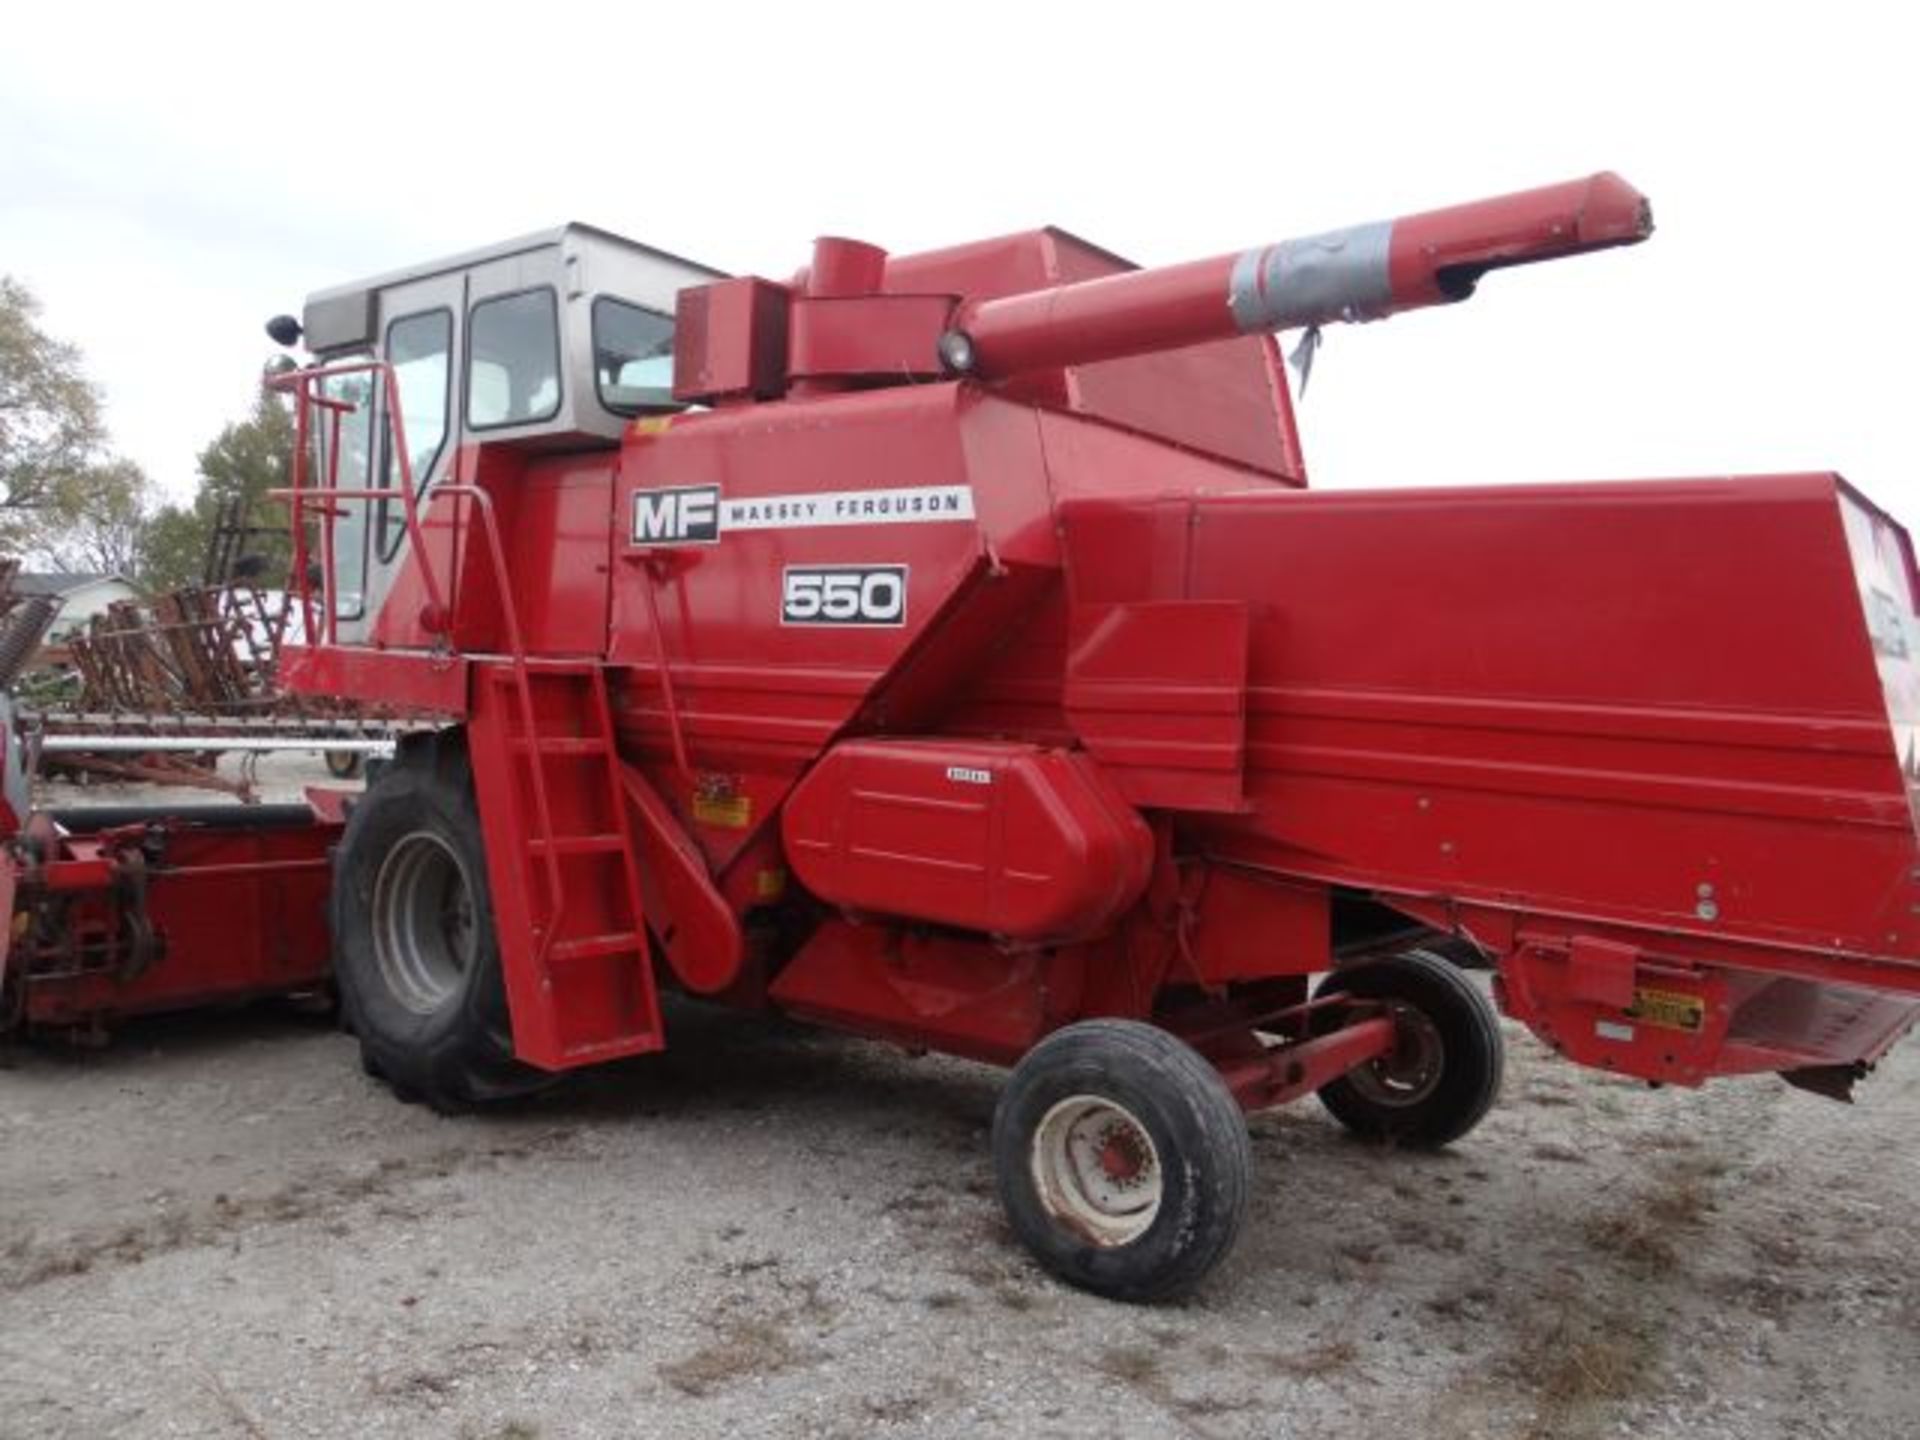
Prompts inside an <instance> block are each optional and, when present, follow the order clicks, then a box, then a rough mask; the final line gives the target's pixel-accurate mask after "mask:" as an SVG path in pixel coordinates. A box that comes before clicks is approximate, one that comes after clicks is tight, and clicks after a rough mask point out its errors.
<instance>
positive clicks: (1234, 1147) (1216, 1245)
mask: <svg viewBox="0 0 1920 1440" xmlns="http://www.w3.org/2000/svg"><path fill="white" fill-rule="evenodd" d="M1109 1154H1114V1155H1117V1157H1118V1162H1119V1163H1118V1164H1117V1165H1115V1166H1113V1167H1111V1168H1110V1167H1109V1166H1108V1162H1107V1158H1106V1157H1107V1156H1108V1155H1109ZM993 1163H994V1172H995V1177H996V1180H997V1182H998V1187H999V1192H1000V1202H1001V1204H1002V1206H1003V1207H1004V1208H1005V1210H1006V1215H1007V1221H1008V1223H1009V1224H1010V1225H1011V1226H1012V1228H1013V1232H1014V1234H1015V1235H1017V1236H1018V1237H1019V1238H1020V1240H1021V1241H1022V1242H1023V1243H1024V1244H1025V1245H1026V1246H1027V1248H1028V1249H1029V1250H1031V1251H1032V1252H1033V1255H1034V1257H1035V1258H1036V1259H1037V1260H1039V1262H1040V1263H1041V1264H1042V1265H1043V1266H1045V1267H1046V1268H1047V1269H1048V1270H1050V1271H1051V1272H1053V1274H1055V1275H1057V1276H1059V1277H1060V1278H1061V1279H1062V1280H1065V1281H1066V1282H1067V1283H1068V1284H1070V1285H1076V1286H1078V1287H1079V1288H1081V1289H1083V1290H1090V1291H1092V1292H1093V1293H1094V1294H1096V1295H1104V1296H1106V1297H1108V1298H1110V1299H1114V1300H1129V1301H1154V1300H1166V1299H1171V1298H1173V1297H1175V1296H1178V1295H1181V1294H1184V1293H1185V1292H1187V1291H1189V1290H1191V1289H1193V1288H1194V1287H1195V1286H1196V1285H1198V1284H1199V1283H1200V1281H1201V1280H1202V1279H1203V1278H1204V1277H1205V1276H1206V1275H1207V1273H1208V1272H1209V1271H1210V1270H1212V1269H1213V1267H1214V1266H1215V1265H1217V1264H1219V1263H1220V1261H1221V1260H1222V1259H1223V1258H1225V1256H1226V1254H1227V1252H1228V1251H1229V1250H1230V1249H1232V1247H1233V1242H1234V1240H1235V1239H1236V1237H1237V1236H1238V1235H1239V1233H1240V1227H1241V1224H1242V1222H1243V1221H1244V1220H1245V1219H1246V1213H1247V1201H1248V1195H1249V1191H1250V1175H1251V1171H1252V1166H1253V1159H1252V1147H1251V1144H1250V1142H1249V1140H1248V1137H1247V1126H1246V1120H1245V1118H1244V1117H1243V1116H1242V1114H1241V1112H1240V1106H1239V1104H1238V1103H1237V1102H1236V1101H1235V1100H1234V1098H1233V1095H1232V1094H1231V1092H1229V1091H1228V1089H1227V1087H1226V1083H1225V1082H1224V1081H1223V1080H1222V1079H1221V1078H1220V1072H1219V1071H1217V1070H1216V1069H1214V1067H1213V1066H1212V1065H1211V1064H1209V1063H1208V1062H1207V1061H1206V1060H1205V1059H1203V1058H1202V1057H1201V1056H1200V1055H1199V1054H1198V1053H1196V1052H1195V1051H1194V1050H1193V1049H1192V1048H1191V1047H1190V1046H1188V1045H1187V1044H1185V1043H1184V1042H1183V1041H1181V1040H1178V1039H1176V1038H1175V1037H1174V1036H1172V1035H1170V1034H1168V1033H1167V1032H1166V1031H1164V1030H1161V1029H1159V1028H1157V1027H1156V1026H1152V1025H1145V1024H1141V1023H1139V1022H1137V1021H1132V1020H1087V1021H1083V1022H1081V1023H1079V1024H1077V1025H1069V1026H1067V1027H1066V1028H1065V1029H1063V1030H1059V1031H1056V1032H1055V1033H1054V1034H1052V1035H1050V1036H1048V1037H1047V1038H1046V1039H1045V1040H1042V1041H1041V1042H1040V1043H1039V1044H1038V1045H1036V1046H1034V1048H1033V1049H1032V1050H1030V1051H1028V1052H1027V1054H1026V1056H1025V1057H1024V1058H1023V1059H1022V1060H1021V1061H1020V1063H1019V1064H1018V1065H1016V1066H1015V1067H1014V1070H1013V1073H1012V1075H1011V1076H1010V1077H1009V1078H1008V1080H1007V1084H1006V1088H1005V1089H1004V1090H1003V1091H1002V1092H1001V1095H1000V1103H999V1105H998V1107H997V1108H996V1109H995V1111H994V1117H993ZM1116 1171H1118V1172H1121V1173H1115V1172H1116Z"/></svg>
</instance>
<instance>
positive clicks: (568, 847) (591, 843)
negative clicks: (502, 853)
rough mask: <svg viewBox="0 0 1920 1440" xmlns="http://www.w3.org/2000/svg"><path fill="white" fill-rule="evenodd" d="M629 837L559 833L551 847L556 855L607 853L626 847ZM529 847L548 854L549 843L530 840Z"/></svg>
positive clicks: (542, 853) (537, 852)
mask: <svg viewBox="0 0 1920 1440" xmlns="http://www.w3.org/2000/svg"><path fill="white" fill-rule="evenodd" d="M626 846H627V837H626V836H624V835H614V834H607V835H557V836H555V837H554V839H553V841H552V844H551V848H552V850H553V853H554V854H556V855H606V854H611V853H614V852H617V851H620V850H624V849H626ZM527 848H528V849H529V850H531V851H532V852H533V853H534V854H536V855H544V854H546V852H547V850H548V848H549V844H548V842H547V841H545V840H529V841H528V842H527Z"/></svg>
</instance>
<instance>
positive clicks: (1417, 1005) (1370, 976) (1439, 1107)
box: [1315, 950, 1506, 1150]
mask: <svg viewBox="0 0 1920 1440" xmlns="http://www.w3.org/2000/svg"><path fill="white" fill-rule="evenodd" d="M1315 993H1316V998H1318V997H1325V996H1331V995H1351V996H1353V997H1355V998H1356V999H1365V1000H1378V1001H1384V1002H1386V1004H1387V1006H1388V1008H1389V1013H1390V1014H1392V1015H1393V1016H1394V1018H1395V1020H1396V1021H1397V1022H1398V1025H1399V1028H1400V1031H1401V1035H1402V1044H1403V1045H1404V1046H1405V1047H1407V1049H1408V1051H1409V1054H1408V1055H1407V1056H1405V1057H1395V1058H1393V1059H1390V1060H1387V1061H1369V1062H1367V1063H1366V1064H1364V1065H1361V1066H1358V1067H1356V1068H1355V1069H1354V1070H1352V1071H1349V1072H1348V1073H1347V1074H1346V1075H1343V1076H1341V1077H1340V1078H1339V1079H1337V1080H1333V1081H1330V1082H1329V1083H1328V1084H1326V1085H1324V1086H1322V1087H1321V1089H1320V1091H1319V1096H1320V1103H1321V1104H1322V1105H1324V1106H1326V1108H1327V1111H1328V1113H1329V1114H1331V1115H1332V1116H1333V1118H1334V1119H1336V1120H1338V1121H1339V1122H1340V1123H1341V1124H1342V1125H1344V1126H1346V1127H1347V1129H1349V1130H1351V1131H1352V1132H1353V1133H1354V1134H1356V1135H1359V1136H1361V1137H1362V1138H1364V1139H1368V1140H1376V1141H1382V1142H1385V1143H1389V1144H1394V1145H1404V1146H1407V1147H1409V1148H1412V1149H1428V1150H1431V1149H1438V1148H1440V1147H1441V1146H1443V1145H1448V1144H1451V1143H1452V1142H1453V1141H1455V1140H1458V1139H1460V1138H1461V1137H1462V1136H1463V1135H1465V1134H1466V1133H1467V1132H1468V1131H1470V1130H1472V1129H1473V1127H1474V1126H1476V1125H1478V1124H1479V1123H1480V1122H1481V1120H1483V1119H1485V1118H1486V1114H1487V1112H1488V1111H1489V1110H1490V1109H1492V1108H1493V1102H1494V1100H1495V1099H1496V1098H1498V1096H1499V1094H1500V1080H1501V1076H1502V1074H1503V1072H1504V1071H1505V1068H1506V1042H1505V1040H1504V1039H1503V1038H1502V1036H1501V1034H1500V1017H1499V1016H1498V1015H1497V1014H1496V1013H1495V1012H1494V1008H1493V1005H1492V1003H1491V1002H1490V1001H1489V1000H1488V999H1487V997H1486V995H1485V994H1484V993H1482V991H1481V990H1480V987H1479V986H1477V985H1475V984H1474V983H1473V981H1471V980H1470V979H1468V978H1467V976H1466V975H1465V974H1464V973H1462V972H1461V971H1460V969H1459V968H1458V967H1456V966H1455V965H1453V964H1452V963H1451V962H1449V961H1446V960H1443V959H1441V958H1440V957H1439V956H1437V955H1430V954H1428V953H1427V952H1425V951H1423V950H1409V951H1406V952H1404V953H1402V954H1399V955H1387V956H1382V957H1380V958H1378V959H1373V960H1366V961H1362V962H1360V963H1358V964H1355V965H1353V966H1352V967H1350V968H1348V969H1345V970H1336V971H1334V973H1333V974H1331V975H1329V976H1328V977H1327V978H1326V979H1325V980H1323V981H1321V983H1320V987H1319V989H1318V991H1316V992H1315Z"/></svg>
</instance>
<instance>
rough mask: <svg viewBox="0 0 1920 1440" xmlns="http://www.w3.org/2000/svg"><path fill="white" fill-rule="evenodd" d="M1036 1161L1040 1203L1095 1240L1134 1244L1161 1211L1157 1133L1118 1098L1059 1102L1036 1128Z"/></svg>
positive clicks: (1077, 1097) (1088, 1239)
mask: <svg viewBox="0 0 1920 1440" xmlns="http://www.w3.org/2000/svg"><path fill="white" fill-rule="evenodd" d="M1031 1164H1032V1170H1033V1178H1034V1182H1035V1188H1036V1189H1037V1191H1038V1193H1039V1196H1040V1203H1041V1205H1042V1206H1044V1207H1045V1208H1046V1211H1047V1213H1048V1214H1049V1215H1051V1216H1052V1217H1053V1218H1054V1220H1056V1221H1057V1222H1059V1223H1060V1224H1062V1225H1064V1226H1065V1227H1067V1228H1068V1229H1069V1230H1071V1231H1073V1232H1074V1233H1075V1234H1076V1235H1078V1236H1079V1237H1080V1238H1081V1239H1083V1240H1085V1241H1086V1242H1087V1243H1089V1244H1092V1245H1098V1246H1101V1247H1103V1248H1111V1247H1113V1246H1117V1245H1126V1244H1129V1243H1130V1242H1132V1241H1134V1240H1137V1239H1139V1238H1140V1237H1141V1236H1142V1235H1144V1234H1145V1233H1146V1232H1147V1230H1148V1229H1149V1228H1150V1227H1151V1226H1152V1225H1153V1222H1154V1219H1155V1217H1156V1216H1158V1214H1159V1213H1160V1199H1161V1193H1162V1189H1163V1185H1162V1175H1161V1169H1160V1156H1159V1152H1158V1151H1157V1150H1156V1149H1155V1147H1154V1143H1153V1137H1152V1136H1151V1135H1150V1134H1148V1133H1147V1128H1146V1126H1144V1125H1143V1124H1141V1123H1140V1120H1139V1119H1138V1118H1137V1117H1136V1116H1135V1115H1134V1114H1133V1113H1132V1112H1131V1111H1129V1110H1127V1109H1126V1107H1125V1106H1122V1105H1119V1104H1116V1103H1115V1102H1113V1101H1111V1100H1107V1099H1104V1098H1102V1097H1099V1096H1095V1095H1073V1096H1069V1097H1068V1098H1067V1099H1065V1100H1062V1101H1059V1102H1058V1103H1057V1104H1055V1105H1054V1106H1053V1107H1052V1108H1051V1109H1049V1110H1048V1111H1047V1113H1046V1114H1045V1115H1044V1116H1042V1117H1041V1119H1040V1123H1039V1125H1038V1126H1036V1127H1035V1129H1034V1132H1033V1142H1032V1153H1031Z"/></svg>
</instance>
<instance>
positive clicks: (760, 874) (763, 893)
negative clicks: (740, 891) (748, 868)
mask: <svg viewBox="0 0 1920 1440" xmlns="http://www.w3.org/2000/svg"><path fill="white" fill-rule="evenodd" d="M786 893H787V872H786V871H784V870H756V871H754V874H753V898H754V899H756V900H778V899H779V898H780V897H781V896H782V895H784V894H786Z"/></svg>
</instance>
